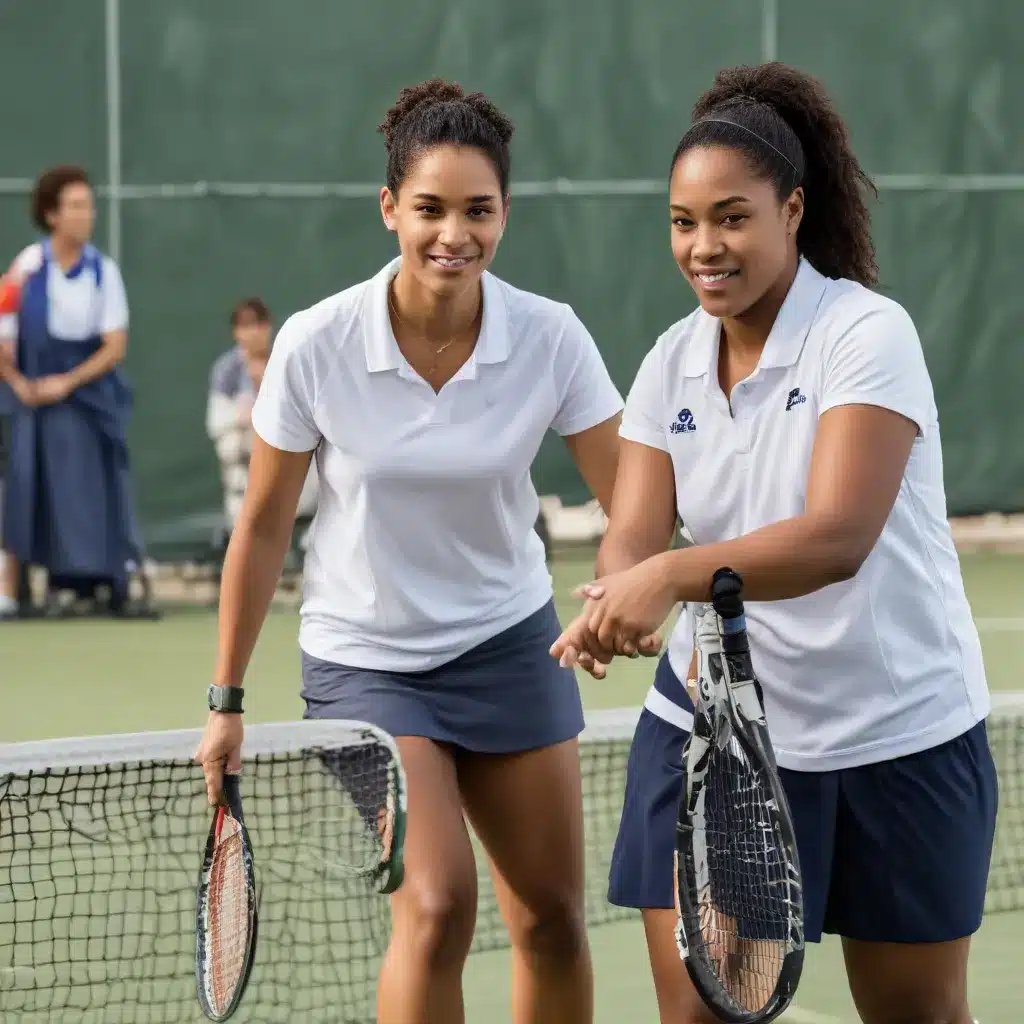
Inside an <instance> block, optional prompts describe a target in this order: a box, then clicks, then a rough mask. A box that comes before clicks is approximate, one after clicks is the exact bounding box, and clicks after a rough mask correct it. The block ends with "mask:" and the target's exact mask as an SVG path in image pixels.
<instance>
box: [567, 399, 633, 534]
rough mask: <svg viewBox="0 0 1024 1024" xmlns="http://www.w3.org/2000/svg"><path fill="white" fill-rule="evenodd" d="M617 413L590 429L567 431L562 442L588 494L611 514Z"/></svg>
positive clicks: (615, 457)
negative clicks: (567, 433)
mask: <svg viewBox="0 0 1024 1024" xmlns="http://www.w3.org/2000/svg"><path fill="white" fill-rule="evenodd" d="M621 418H622V417H621V415H620V414H618V413H616V415H614V416H612V417H611V419H607V420H605V421H604V423H598V424H597V426H596V427H591V428H590V429H589V430H581V431H580V432H579V433H578V434H569V435H568V436H567V437H566V438H565V445H566V447H567V448H568V449H569V454H570V455H571V456H572V458H573V462H575V463H576V468H577V469H579V471H580V475H581V476H582V477H583V480H584V482H585V483H586V485H587V489H588V490H589V491H590V493H591V494H592V495H593V496H594V497H595V498H597V500H598V502H599V503H600V505H601V508H603V509H604V512H605V515H610V514H611V508H612V491H613V490H614V488H615V472H616V467H617V466H618V462H619V421H620V419H621Z"/></svg>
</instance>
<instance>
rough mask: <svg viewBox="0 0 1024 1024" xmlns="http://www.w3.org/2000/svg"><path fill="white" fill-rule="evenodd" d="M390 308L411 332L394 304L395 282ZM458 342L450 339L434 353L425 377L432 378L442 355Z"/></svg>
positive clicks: (389, 300) (390, 293)
mask: <svg viewBox="0 0 1024 1024" xmlns="http://www.w3.org/2000/svg"><path fill="white" fill-rule="evenodd" d="M388 308H389V309H390V310H391V312H392V313H394V314H395V319H396V320H397V321H398V322H399V323H400V324H401V325H402V326H403V327H404V328H405V329H406V330H409V329H410V328H409V325H408V324H407V323H406V322H405V321H404V320H403V319H402V318H401V317H400V316H399V315H398V310H397V309H395V302H394V283H393V282H392V284H390V285H389V286H388ZM473 319H474V322H475V320H476V317H474V318H473ZM421 337H422V335H421ZM456 341H458V336H456V337H454V338H450V339H449V340H448V341H446V342H445V343H444V344H443V345H442V346H441V347H440V348H439V349H436V350H435V352H434V362H433V363H432V365H431V367H430V369H429V370H427V372H426V373H425V374H424V376H426V377H429V376H431V374H433V372H434V371H435V370H436V369H437V367H438V365H439V364H440V362H441V356H442V355H443V354H444V352H445V350H446V349H449V348H451V347H452V345H454V344H455V342H456Z"/></svg>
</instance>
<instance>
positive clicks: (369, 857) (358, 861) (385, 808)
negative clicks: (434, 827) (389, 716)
mask: <svg viewBox="0 0 1024 1024" xmlns="http://www.w3.org/2000/svg"><path fill="white" fill-rule="evenodd" d="M319 757H320V760H321V762H322V764H323V765H324V767H325V768H326V769H327V771H328V772H329V773H330V774H331V775H332V776H333V777H334V779H335V780H336V781H337V782H338V783H340V785H341V788H342V790H343V791H344V792H345V794H346V795H347V796H348V799H349V800H350V801H351V806H352V808H353V809H354V811H355V812H356V814H357V815H358V816H359V818H360V819H361V822H362V827H361V828H354V829H353V828H346V829H345V830H344V833H343V834H342V835H340V836H337V837H335V840H336V841H335V843H334V844H333V845H334V850H335V854H339V853H340V854H341V855H342V860H344V862H345V863H347V864H349V865H351V866H352V867H353V868H354V869H355V871H356V872H357V873H359V874H373V873H374V872H375V871H378V870H379V869H380V868H381V867H382V866H384V865H386V864H387V863H388V862H389V861H390V860H391V856H392V852H393V845H394V829H395V815H396V810H397V792H396V787H395V780H394V770H393V769H394V758H393V755H392V754H391V751H389V750H388V749H387V748H385V747H383V746H380V745H376V744H373V745H364V746H359V747H352V748H342V749H339V750H332V751H325V752H322V753H321V754H320V755H319ZM338 841H341V842H342V843H343V846H342V847H340V848H339V846H338Z"/></svg>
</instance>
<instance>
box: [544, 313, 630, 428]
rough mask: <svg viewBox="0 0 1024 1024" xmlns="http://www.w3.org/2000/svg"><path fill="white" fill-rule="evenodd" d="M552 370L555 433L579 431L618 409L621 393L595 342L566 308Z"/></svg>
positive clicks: (610, 415) (617, 411) (602, 420)
mask: <svg viewBox="0 0 1024 1024" xmlns="http://www.w3.org/2000/svg"><path fill="white" fill-rule="evenodd" d="M554 370H555V382H556V385H557V386H558V389H559V390H558V394H559V401H558V411H557V412H556V414H555V418H554V421H553V422H552V424H551V426H552V429H553V430H554V431H555V433H557V434H560V435H561V436H562V437H569V436H571V435H572V434H579V433H581V432H582V431H584V430H589V429H590V428H591V427H596V426H597V425H598V424H599V423H604V422H605V420H610V419H611V418H612V417H613V416H615V415H616V414H617V413H619V412H621V411H622V396H621V395H620V394H619V392H618V389H617V388H616V387H615V384H614V383H613V382H612V378H611V375H610V374H609V373H608V368H607V367H606V366H605V364H604V360H603V359H602V358H601V353H600V352H599V351H598V349H597V344H596V343H595V341H594V339H593V338H592V337H591V336H590V332H589V331H588V330H587V329H586V327H584V326H583V323H582V321H581V320H580V319H579V317H577V316H576V314H575V313H573V312H572V310H568V312H567V316H566V320H565V327H564V330H563V332H562V338H561V341H560V344H559V346H558V351H557V352H556V353H555V366H554Z"/></svg>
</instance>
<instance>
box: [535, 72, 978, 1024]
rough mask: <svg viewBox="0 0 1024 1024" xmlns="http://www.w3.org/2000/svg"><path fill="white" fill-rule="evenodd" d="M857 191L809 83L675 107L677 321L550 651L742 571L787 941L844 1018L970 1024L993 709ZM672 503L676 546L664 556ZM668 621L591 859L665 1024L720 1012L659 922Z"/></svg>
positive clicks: (592, 664) (676, 708) (932, 411)
mask: <svg viewBox="0 0 1024 1024" xmlns="http://www.w3.org/2000/svg"><path fill="white" fill-rule="evenodd" d="M870 191H871V186H870V182H869V181H868V179H867V177H866V176H865V174H864V173H863V171H862V170H861V168H860V165H859V164H858V162H857V158H856V157H855V156H854V154H853V152H852V151H851V149H850V143H849V139H848V136H847V132H846V129H845V127H844V125H843V122H842V121H841V119H840V118H839V115H838V114H837V113H836V111H835V109H834V108H833V106H832V104H831V102H830V101H829V99H828V97H827V96H826V94H825V92H824V90H823V88H822V86H821V85H820V83H818V82H817V81H815V80H814V79H812V78H810V77H809V76H807V75H804V74H802V73H801V72H799V71H796V70H794V69H793V68H790V67H787V66H785V65H782V64H777V63H773V64H765V65H762V66H760V67H757V68H733V69H729V70H725V71H721V72H720V73H719V74H718V76H717V78H716V80H715V83H714V85H713V87H712V88H711V89H710V90H709V91H708V92H707V93H706V94H705V95H704V96H702V97H701V98H700V100H699V101H698V102H697V105H696V107H695V109H694V116H693V123H692V125H691V127H690V128H689V130H688V131H687V132H686V134H685V135H684V136H683V138H682V139H681V140H680V142H679V145H678V146H677V147H676V151H675V154H674V156H673V159H672V165H671V178H670V184H669V212H670V219H671V236H672V253H673V256H674V257H675V260H676V263H677V264H678V265H679V268H680V270H681V271H682V273H683V276H684V277H685V278H686V280H687V281H688V282H689V284H690V285H691V286H692V288H693V289H694V291H695V292H696V294H697V298H698V300H699V303H700V306H699V308H698V309H697V310H696V311H695V312H694V313H692V314H691V315H690V316H688V317H686V318H685V319H683V320H681V321H679V322H678V323H676V324H674V325H673V326H672V327H670V328H669V329H668V330H667V331H666V332H665V333H664V334H663V335H662V336H661V338H659V339H658V341H657V343H656V344H655V346H654V348H653V349H652V350H651V351H650V352H649V353H648V354H647V357H646V358H645V359H644V362H643V365H642V366H641V368H640V371H639V373H638V375H637V378H636V381H635V383H634V384H633V387H632V389H631V391H630V394H629V397H628V400H627V403H626V410H625V412H624V414H623V422H622V427H621V430H620V433H621V436H622V438H623V446H622V451H621V453H620V457H619V468H618V476H617V478H616V486H615V495H614V501H613V505H612V512H611V517H610V523H609V527H608V531H607V533H606V535H605V537H604V541H603V543H602V545H601V550H600V554H599V556H598V562H597V571H596V575H597V579H596V580H595V581H594V582H593V583H591V584H588V585H586V586H585V587H583V588H581V591H580V593H581V596H584V597H586V599H587V602H586V606H585V608H584V610H583V612H582V614H581V615H580V616H579V617H578V618H577V619H576V620H575V621H574V622H573V623H572V624H571V625H570V627H569V628H568V629H567V630H566V631H565V632H564V633H563V635H562V636H561V637H560V638H559V640H558V642H557V643H556V644H555V645H554V646H553V648H552V654H553V655H554V656H555V657H557V658H559V659H560V660H561V663H562V664H564V665H571V664H582V665H583V666H584V667H588V668H590V669H591V670H592V671H597V672H600V671H601V669H600V666H602V665H604V664H607V663H608V662H609V661H610V660H611V659H612V658H613V657H614V656H615V655H619V654H631V653H635V650H636V648H637V645H638V644H640V643H641V640H642V638H645V637H646V638H650V637H651V635H652V634H654V633H655V632H656V631H657V630H658V629H659V628H660V627H661V625H662V623H663V622H664V620H665V618H666V617H667V616H668V614H669V612H670V610H671V609H672V607H673V606H674V605H675V604H676V603H677V602H679V601H683V602H689V601H693V602H697V601H707V600H708V599H709V590H710V585H711V579H712V574H713V573H714V572H715V570H716V569H717V568H719V567H720V566H724V565H728V566H731V567H732V568H733V569H735V570H736V571H738V572H739V573H740V574H741V575H742V576H743V579H744V583H745V592H746V596H747V599H748V602H747V624H748V629H749V633H750V638H751V650H752V652H753V656H754V664H755V668H756V670H757V673H758V677H759V679H760V680H761V682H762V684H763V687H764V699H765V709H766V715H767V721H768V726H769V730H770V732H771V735H772V740H773V744H774V747H775V751H776V756H777V760H778V763H779V766H780V774H781V776H782V780H783V784H784V785H785V788H786V792H787V795H788V798H789V802H790V805H791V808H792V811H793V816H794V820H795V825H796V832H797V843H798V848H799V857H800V864H801V868H802V872H803V883H804V913H805V922H804V924H805V931H806V938H807V940H808V941H812V942H816V941H819V940H820V937H821V934H822V932H830V933H834V934H838V935H840V936H842V941H843V947H844V954H845V959H846V965H847V970H848V974H849V981H850V987H851V990H852V993H853V997H854V1000H855V1002H856V1004H857V1008H858V1011H859V1013H860V1016H861V1019H862V1020H863V1021H865V1022H866V1024H895V1022H897V1021H899V1022H909V1021H914V1022H915V1024H970V1020H971V1017H970V1012H969V1010H968V1005H967V997H966V967H967V954H968V948H969V944H970V936H971V935H972V934H973V933H974V931H975V930H976V929H977V928H978V926H979V924H980V921H981V915H982V909H983V905H984V901H985V889H986V883H987V876H988V868H989V859H990V854H991V847H992V839H993V834H994V827H995V816H996V801H997V793H996V790H997V784H996V775H995V770H994V766H993V762H992V757H991V754H990V751H989V745H988V740H987V737H986V731H985V718H986V716H987V715H988V712H989V709H990V698H989V693H988V687H987V684H986V679H985V669H984V665H983V663H982V656H981V645H980V643H979V639H978V634H977V631H976V629H975V626H974V622H973V620H972V616H971V609H970V606H969V605H968V602H967V597H966V594H965V591H964V585H963V580H962V577H961V571H960V565H959V561H958V558H957V553H956V549H955V547H954V545H953V539H952V536H951V533H950V528H949V524H948V520H947V516H946V504H945V495H944V489H943V477H942V451H941V445H940V439H939V424H938V417H937V413H936V407H935V401H934V397H933V394H932V385H931V381H930V379H929V376H928V369H927V367H926V365H925V360H924V356H923V353H922V349H921V343H920V341H919V339H918V335H917V332H916V330H915V328H914V324H913V322H912V321H911V319H910V317H909V316H908V315H907V313H906V312H905V311H904V310H903V309H902V308H901V307H900V306H899V305H898V304H897V303H895V302H893V301H892V300H891V299H888V298H885V297H883V296H881V295H879V294H878V293H877V292H875V291H873V290H872V288H873V286H874V285H875V282H876V278H877V270H876V265H875V257H874V251H873V247H872V243H871V237H870V234H869V217H868V208H867V204H866V198H867V193H869V192H870ZM677 515H678V517H679V518H681V519H682V521H683V523H684V524H685V526H686V527H687V529H688V531H689V533H690V534H691V536H692V537H693V539H694V541H695V544H694V545H693V546H692V547H688V548H684V549H682V550H675V551H667V550H666V548H667V547H668V544H669V540H670V537H671V535H672V532H673V528H674V526H675V523H676V517H677ZM692 630H693V623H692V622H691V621H690V617H689V615H688V614H684V615H683V616H682V617H681V619H680V622H679V624H678V626H677V627H676V629H675V631H674V632H673V634H672V637H671V640H670V642H669V646H668V652H667V655H666V656H665V657H664V658H663V659H662V660H661V662H660V664H659V666H658V669H657V672H656V674H655V679H654V684H653V687H652V689H651V691H650V693H649V695H648V698H647V700H646V703H645V708H644V711H643V713H642V715H641V718H640V721H639V723H638V726H637V730H636V735H635V738H634V743H633V749H632V752H631V755H630V760H629V768H628V780H627V786H626V802H625V809H624V811H623V815H622V820H621V826H620V830H619V835H618V840H617V843H616V848H615V854H614V859H613V864H612V870H611V884H610V899H611V901H612V902H613V903H616V904H619V905H622V906H628V907H637V908H640V909H641V910H642V911H643V916H644V924H645V930H646V934H647V941H648V947H649V952H650V958H651V964H652V968H653V972H654V980H655V987H656V989H657V995H658V1002H659V1006H660V1009H661V1020H662V1024H696V1022H705V1021H708V1022H710V1021H713V1020H714V1019H715V1018H713V1017H712V1016H710V1015H709V1014H708V1012H707V1010H706V1009H705V1008H704V1007H703V1006H702V1005H701V1003H700V1001H699V999H698V998H697V996H696V994H695V992H694V989H693V987H692V986H691V984H690V982H689V978H688V976H687V973H686V971H685V969H684V967H683V965H682V963H681V962H680V958H679V954H678V952H677V949H676V943H675V938H674V935H673V927H674V923H675V913H674V910H673V906H674V900H673V850H674V845H675V844H674V828H675V820H676V809H677V806H678V799H679V795H680V783H681V773H680V770H679V765H680V757H681V751H682V747H683V743H684V741H685V739H686V735H687V732H688V731H689V729H690V728H691V726H692V722H693V718H692V711H693V706H692V704H691V703H690V699H689V697H688V695H687V691H686V687H685V686H684V684H683V680H685V679H686V678H687V676H688V674H689V673H688V672H687V666H688V665H689V664H690V662H691V656H692V635H693V633H692Z"/></svg>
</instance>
